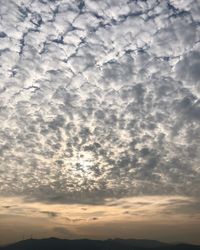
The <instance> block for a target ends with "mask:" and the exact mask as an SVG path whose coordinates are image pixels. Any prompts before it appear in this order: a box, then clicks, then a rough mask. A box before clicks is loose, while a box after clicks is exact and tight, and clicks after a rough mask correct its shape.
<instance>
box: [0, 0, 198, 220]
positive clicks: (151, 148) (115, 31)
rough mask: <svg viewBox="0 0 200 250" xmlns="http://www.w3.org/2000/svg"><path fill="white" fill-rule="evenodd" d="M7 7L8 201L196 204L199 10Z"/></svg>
mask: <svg viewBox="0 0 200 250" xmlns="http://www.w3.org/2000/svg"><path fill="white" fill-rule="evenodd" d="M177 3H178V4H177ZM0 5H1V9H0V79H1V81H0V122H1V127H0V194H1V195H2V196H22V197H24V198H25V199H26V200H29V201H42V202H49V203H88V204H103V203H105V202H106V199H108V198H123V197H130V196H140V195H172V194H173V195H182V196H192V197H196V199H197V200H198V197H199V195H200V184H199V178H200V166H199V162H200V125H199V124H200V123H199V122H200V18H199V11H200V3H199V1H197V0H193V1H192V0H190V1H173V0H168V1H158V0H150V1H145V0H140V1H134V0H129V1H124V0H123V1H122V0H119V1H113V0H104V1H94V0H85V1H83V0H80V1H73V0H71V1H66V0H59V1H58V0H51V1H50V0H49V1H47V0H31V1H29V0H16V1H11V0H8V1H3V0H0ZM52 215H53V214H52Z"/></svg>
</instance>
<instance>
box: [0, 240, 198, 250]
mask: <svg viewBox="0 0 200 250" xmlns="http://www.w3.org/2000/svg"><path fill="white" fill-rule="evenodd" d="M44 249H48V250H148V249H151V250H152V249H156V250H200V246H198V245H193V244H187V243H179V244H173V243H164V242H160V241H157V240H146V239H120V238H117V239H107V240H91V239H75V240H70V239H59V238H55V237H51V238H45V239H27V240H22V241H19V242H16V243H13V244H10V245H7V246H1V247H0V250H44Z"/></svg>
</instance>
